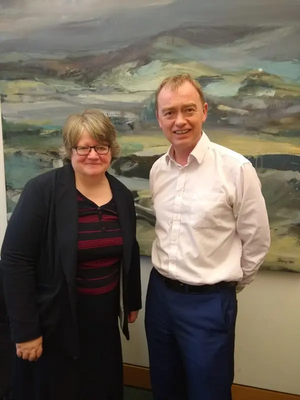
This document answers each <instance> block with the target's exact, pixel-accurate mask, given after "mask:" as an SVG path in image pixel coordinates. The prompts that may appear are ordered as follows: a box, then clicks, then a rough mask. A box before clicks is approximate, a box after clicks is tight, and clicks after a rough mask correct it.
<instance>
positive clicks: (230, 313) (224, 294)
mask: <svg viewBox="0 0 300 400" xmlns="http://www.w3.org/2000/svg"><path fill="white" fill-rule="evenodd" d="M218 298H219V305H220V311H221V318H222V322H223V326H224V329H225V330H226V331H227V332H234V330H235V322H236V316H237V299H236V293H235V288H228V289H221V290H220V291H219V293H218Z"/></svg>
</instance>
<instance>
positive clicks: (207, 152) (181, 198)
mask: <svg viewBox="0 0 300 400" xmlns="http://www.w3.org/2000/svg"><path fill="white" fill-rule="evenodd" d="M172 153H173V152H172V147H170V149H169V151H168V152H167V153H166V154H165V155H163V156H162V157H160V158H159V159H158V160H157V161H156V162H155V163H154V164H153V166H152V168H151V171H150V190H151V196H152V201H153V208H154V212H155V215H156V226H155V232H156V239H155V241H154V243H153V247H152V263H153V266H154V267H155V268H156V269H157V270H158V272H159V273H161V274H162V275H164V276H166V277H169V278H171V279H176V280H179V281H181V282H183V283H187V284H190V285H203V284H214V283H217V282H221V281H236V282H239V284H238V287H239V289H242V288H243V287H244V286H245V285H247V284H249V283H250V282H251V281H252V280H253V279H254V277H255V274H256V272H257V270H258V268H259V267H260V265H261V264H262V262H263V260H264V258H265V256H266V254H267V252H268V250H269V247H270V229H269V221H268V215H267V210H266V205H265V201H264V198H263V196H262V193H261V183H260V181H259V179H258V177H257V174H256V171H255V169H254V168H253V166H252V164H251V163H250V162H249V161H248V160H247V159H246V158H245V157H243V156H242V155H240V154H238V153H236V152H234V151H232V150H230V149H227V148H226V147H223V146H220V145H218V144H215V143H212V142H211V141H210V140H209V139H208V137H207V135H206V134H205V133H204V132H203V134H202V136H201V139H200V140H199V142H198V144H197V145H196V147H195V148H194V150H193V151H192V152H191V154H190V156H189V158H188V162H187V164H186V165H185V166H181V165H179V164H177V163H176V161H174V159H173V158H172Z"/></svg>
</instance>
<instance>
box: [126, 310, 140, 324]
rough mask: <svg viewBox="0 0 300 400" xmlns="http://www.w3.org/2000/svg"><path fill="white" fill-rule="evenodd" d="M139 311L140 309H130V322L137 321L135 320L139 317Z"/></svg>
mask: <svg viewBox="0 0 300 400" xmlns="http://www.w3.org/2000/svg"><path fill="white" fill-rule="evenodd" d="M138 313H139V312H138V311H130V313H129V314H128V322H129V323H130V324H132V323H133V322H135V320H136V319H137V316H138Z"/></svg>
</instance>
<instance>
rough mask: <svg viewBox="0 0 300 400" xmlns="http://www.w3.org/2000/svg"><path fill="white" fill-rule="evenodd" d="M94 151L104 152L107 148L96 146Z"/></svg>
mask: <svg viewBox="0 0 300 400" xmlns="http://www.w3.org/2000/svg"><path fill="white" fill-rule="evenodd" d="M96 149H97V150H99V151H105V150H107V146H97V147H96Z"/></svg>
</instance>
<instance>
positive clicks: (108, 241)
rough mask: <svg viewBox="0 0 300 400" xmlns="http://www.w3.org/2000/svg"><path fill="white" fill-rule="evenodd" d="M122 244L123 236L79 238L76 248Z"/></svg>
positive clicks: (94, 247)
mask: <svg viewBox="0 0 300 400" xmlns="http://www.w3.org/2000/svg"><path fill="white" fill-rule="evenodd" d="M122 244H123V238H122V237H121V236H120V237H114V238H105V239H94V240H79V241H78V249H80V250H83V249H84V250H86V249H96V248H98V247H108V246H121V245H122Z"/></svg>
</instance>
